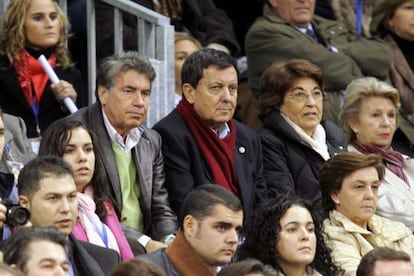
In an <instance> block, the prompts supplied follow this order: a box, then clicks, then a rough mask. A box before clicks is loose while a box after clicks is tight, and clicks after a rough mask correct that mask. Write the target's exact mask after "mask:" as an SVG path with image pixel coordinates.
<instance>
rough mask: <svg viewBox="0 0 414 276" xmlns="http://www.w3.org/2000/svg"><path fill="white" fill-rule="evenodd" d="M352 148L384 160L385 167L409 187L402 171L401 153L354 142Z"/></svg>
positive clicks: (402, 159) (402, 160)
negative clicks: (373, 154) (376, 155)
mask: <svg viewBox="0 0 414 276" xmlns="http://www.w3.org/2000/svg"><path fill="white" fill-rule="evenodd" d="M354 146H355V148H356V149H357V150H359V151H360V152H362V153H365V154H369V153H375V154H378V155H380V156H381V157H382V158H383V160H384V164H385V166H386V167H387V168H388V169H389V170H390V171H392V172H393V173H394V174H395V175H397V176H398V177H399V178H401V179H402V180H403V181H404V182H405V183H407V185H408V186H410V183H408V179H407V176H406V175H405V173H404V170H403V167H404V157H403V156H402V154H401V153H399V152H398V151H395V150H392V149H389V150H386V149H382V148H380V147H377V146H372V145H362V144H360V143H358V142H355V143H354Z"/></svg>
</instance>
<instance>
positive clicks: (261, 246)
mask: <svg viewBox="0 0 414 276" xmlns="http://www.w3.org/2000/svg"><path fill="white" fill-rule="evenodd" d="M292 206H300V207H303V208H306V209H307V210H308V211H309V213H310V215H311V216H312V220H313V222H314V225H315V235H316V254H315V258H314V260H313V262H312V263H311V264H310V265H309V266H310V267H311V268H313V269H315V270H317V271H318V272H319V273H321V274H322V275H332V276H335V275H343V270H342V269H341V268H340V267H338V266H337V265H336V264H335V263H334V262H333V259H332V257H331V254H330V253H331V250H330V249H329V248H328V246H327V245H326V243H325V237H324V232H323V229H322V222H321V220H320V217H319V216H318V214H317V212H316V210H314V209H313V208H312V206H311V205H310V203H308V202H307V201H306V200H304V199H302V198H299V197H296V196H286V195H278V196H276V197H275V198H272V199H271V200H269V201H267V202H265V203H263V204H262V205H261V206H259V207H258V208H257V209H256V210H255V212H254V215H253V219H252V221H251V223H250V224H249V225H247V227H246V229H245V232H244V233H245V238H246V239H245V241H244V243H243V244H242V245H241V247H240V252H239V254H238V257H239V258H240V259H244V258H248V257H250V258H256V259H258V260H260V261H262V262H263V263H264V264H265V265H271V266H272V267H274V268H275V269H277V270H279V271H282V272H283V270H282V268H281V267H280V266H279V264H278V259H279V258H280V253H279V252H278V250H277V247H276V244H277V242H278V239H279V233H280V231H281V226H280V219H281V218H282V217H283V216H284V215H285V214H286V212H287V211H288V210H289V209H290V208H291V207H292ZM276 222H277V223H276ZM275 237H277V238H275Z"/></svg>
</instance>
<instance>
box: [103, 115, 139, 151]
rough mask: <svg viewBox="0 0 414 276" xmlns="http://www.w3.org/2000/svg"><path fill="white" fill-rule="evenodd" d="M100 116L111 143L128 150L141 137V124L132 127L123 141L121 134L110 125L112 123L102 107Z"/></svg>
mask: <svg viewBox="0 0 414 276" xmlns="http://www.w3.org/2000/svg"><path fill="white" fill-rule="evenodd" d="M102 116H103V120H104V124H105V128H106V131H107V132H108V135H109V137H110V139H111V141H112V142H113V143H115V144H117V145H118V146H119V147H120V148H121V149H123V150H125V151H130V150H131V149H132V148H134V147H135V146H136V145H137V144H138V142H139V140H140V139H141V137H142V133H143V132H144V128H143V127H142V126H139V127H134V128H132V129H131V130H130V131H129V132H128V134H127V137H126V139H125V143H124V140H123V139H122V136H121V134H119V133H118V132H117V131H116V129H115V128H114V127H113V126H112V124H111V123H110V122H109V119H108V117H107V116H106V114H105V111H103V109H102Z"/></svg>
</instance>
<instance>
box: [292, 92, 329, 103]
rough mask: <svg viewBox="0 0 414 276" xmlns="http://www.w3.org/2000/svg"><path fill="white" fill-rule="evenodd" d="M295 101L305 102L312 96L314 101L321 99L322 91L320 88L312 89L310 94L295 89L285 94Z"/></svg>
mask: <svg viewBox="0 0 414 276" xmlns="http://www.w3.org/2000/svg"><path fill="white" fill-rule="evenodd" d="M287 96H288V97H291V98H292V99H294V100H295V101H297V102H306V101H308V98H309V97H312V98H313V99H314V100H315V101H319V100H322V98H323V92H322V91H321V90H314V91H312V92H311V93H310V94H308V93H306V92H303V91H296V92H293V93H290V94H288V95H287Z"/></svg>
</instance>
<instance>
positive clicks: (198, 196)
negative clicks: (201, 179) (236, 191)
mask: <svg viewBox="0 0 414 276" xmlns="http://www.w3.org/2000/svg"><path fill="white" fill-rule="evenodd" d="M242 222H243V211H242V206H241V203H240V200H239V199H238V198H237V197H236V196H235V195H233V194H232V193H231V192H229V191H228V190H226V189H225V188H223V187H221V186H219V185H216V184H207V185H203V186H199V187H197V188H195V189H194V190H192V191H191V192H190V193H189V194H188V196H187V197H186V198H185V200H184V203H183V207H182V209H181V213H180V217H179V224H180V230H179V232H178V234H177V237H176V238H175V239H174V240H173V241H172V242H171V243H170V244H169V246H168V248H167V249H160V250H158V251H155V252H153V253H151V254H147V255H141V256H140V258H142V259H144V260H148V261H150V262H152V263H154V264H156V265H157V266H159V267H160V268H162V269H163V270H164V271H165V273H166V275H169V276H178V275H200V276H201V275H203V276H207V275H216V270H217V267H218V266H222V265H225V264H228V263H230V261H231V260H232V257H233V255H234V253H235V250H236V248H237V244H238V239H239V230H240V228H241V226H242Z"/></svg>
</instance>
